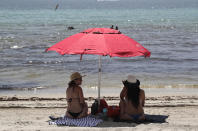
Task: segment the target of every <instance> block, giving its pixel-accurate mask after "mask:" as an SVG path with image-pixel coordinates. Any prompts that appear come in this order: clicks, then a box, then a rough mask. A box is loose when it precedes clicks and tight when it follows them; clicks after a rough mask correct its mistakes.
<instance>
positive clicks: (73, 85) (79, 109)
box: [66, 72, 88, 118]
mask: <svg viewBox="0 0 198 131" xmlns="http://www.w3.org/2000/svg"><path fill="white" fill-rule="evenodd" d="M82 77H83V76H82V75H81V74H80V73H78V72H75V73H73V74H72V75H71V76H70V82H69V83H68V88H67V90H66V99H67V105H68V107H67V112H66V116H68V117H70V118H81V117H85V116H87V114H88V106H87V103H85V100H84V96H83V91H82V88H81V87H80V85H81V84H82Z"/></svg>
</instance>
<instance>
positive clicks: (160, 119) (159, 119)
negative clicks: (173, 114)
mask: <svg viewBox="0 0 198 131" xmlns="http://www.w3.org/2000/svg"><path fill="white" fill-rule="evenodd" d="M168 117H169V116H168V115H149V114H145V118H146V119H145V121H144V122H134V121H123V120H120V119H115V120H114V121H104V122H102V123H101V124H99V125H98V127H136V126H138V125H139V124H150V123H158V124H161V123H167V122H166V119H167V118H168Z"/></svg>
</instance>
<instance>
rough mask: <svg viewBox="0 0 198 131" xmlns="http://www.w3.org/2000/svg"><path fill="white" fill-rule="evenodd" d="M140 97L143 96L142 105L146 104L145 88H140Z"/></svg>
mask: <svg viewBox="0 0 198 131" xmlns="http://www.w3.org/2000/svg"><path fill="white" fill-rule="evenodd" d="M140 98H141V104H142V106H144V104H145V93H144V90H142V89H141V90H140Z"/></svg>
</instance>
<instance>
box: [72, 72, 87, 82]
mask: <svg viewBox="0 0 198 131" xmlns="http://www.w3.org/2000/svg"><path fill="white" fill-rule="evenodd" d="M84 76H85V75H83V76H82V75H81V74H80V73H79V72H74V73H73V74H71V76H70V80H71V81H73V80H76V79H79V78H82V77H84Z"/></svg>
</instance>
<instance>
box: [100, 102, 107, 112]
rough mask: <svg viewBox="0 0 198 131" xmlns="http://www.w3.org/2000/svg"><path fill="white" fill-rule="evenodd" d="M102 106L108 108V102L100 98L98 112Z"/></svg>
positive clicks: (101, 110) (101, 109)
mask: <svg viewBox="0 0 198 131" xmlns="http://www.w3.org/2000/svg"><path fill="white" fill-rule="evenodd" d="M104 108H108V104H107V102H106V101H105V100H104V99H100V105H99V108H98V113H101V112H103V109H104Z"/></svg>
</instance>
